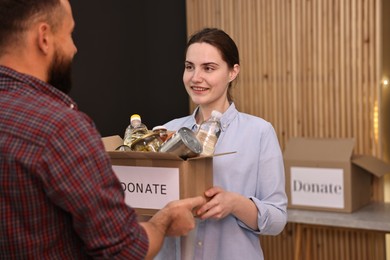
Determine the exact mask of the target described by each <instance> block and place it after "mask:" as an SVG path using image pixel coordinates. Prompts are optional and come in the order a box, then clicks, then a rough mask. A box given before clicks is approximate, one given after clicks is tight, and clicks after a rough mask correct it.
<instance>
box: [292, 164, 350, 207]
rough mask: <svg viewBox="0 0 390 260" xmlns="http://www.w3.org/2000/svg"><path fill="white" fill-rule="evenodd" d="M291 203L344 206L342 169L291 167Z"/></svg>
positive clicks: (315, 205)
mask: <svg viewBox="0 0 390 260" xmlns="http://www.w3.org/2000/svg"><path fill="white" fill-rule="evenodd" d="M290 185H291V204H293V205H301V206H313V207H326V208H341V209H342V208H344V174H343V169H331V168H314V167H291V183H290Z"/></svg>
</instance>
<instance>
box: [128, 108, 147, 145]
mask: <svg viewBox="0 0 390 260" xmlns="http://www.w3.org/2000/svg"><path fill="white" fill-rule="evenodd" d="M147 133H148V128H147V127H146V125H145V124H143V123H142V121H141V117H140V115H138V114H134V115H132V116H131V117H130V125H129V126H128V127H127V128H126V131H125V136H124V138H123V139H124V140H123V144H124V145H128V146H131V143H132V142H134V141H135V140H137V139H138V138H140V137H142V136H143V135H145V134H147Z"/></svg>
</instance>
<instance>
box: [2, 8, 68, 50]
mask: <svg viewBox="0 0 390 260" xmlns="http://www.w3.org/2000/svg"><path fill="white" fill-rule="evenodd" d="M60 6H61V3H60V0H0V55H1V54H3V51H4V49H6V48H5V47H7V46H9V45H10V44H14V43H17V41H18V39H19V37H20V35H21V33H22V32H24V31H25V30H26V29H27V28H28V26H29V25H30V24H31V23H32V22H37V21H45V22H47V23H48V24H49V25H50V26H52V29H53V30H56V29H57V28H58V25H59V22H60V21H61V17H58V15H59V14H60V13H59V12H58V11H57V10H60V9H59V7H60Z"/></svg>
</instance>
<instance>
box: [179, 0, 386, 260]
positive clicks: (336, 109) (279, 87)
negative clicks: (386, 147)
mask: <svg viewBox="0 0 390 260" xmlns="http://www.w3.org/2000/svg"><path fill="white" fill-rule="evenodd" d="M186 5H187V7H186V8H187V29H188V35H191V34H192V33H193V32H195V31H197V30H199V29H201V28H203V27H206V26H208V27H219V28H221V29H223V30H225V31H226V32H227V33H228V34H229V35H231V36H232V38H233V39H234V40H235V42H236V43H237V45H238V47H239V49H240V55H241V57H240V58H241V72H240V76H239V81H238V84H237V85H236V86H235V89H234V92H233V94H234V99H235V102H236V105H237V107H238V108H239V109H240V110H241V111H243V112H247V113H250V114H253V115H256V116H259V117H262V118H264V119H266V120H268V121H270V122H271V123H272V124H273V126H274V127H275V130H276V132H277V134H278V138H279V141H280V144H281V147H282V149H284V147H285V144H286V141H287V140H288V139H289V138H290V137H354V138H355V139H356V146H355V151H354V152H355V153H358V154H369V155H374V156H378V157H382V151H381V145H380V144H381V140H380V139H381V136H380V133H379V131H378V121H377V115H378V113H380V111H379V110H378V107H380V104H378V102H380V99H379V97H378V96H379V86H380V76H381V71H380V70H381V66H380V57H381V49H380V44H381V43H380V41H381V35H380V16H381V13H380V12H381V0H342V1H341V0H186ZM193 108H194V104H192V103H191V104H190V112H192V110H193ZM374 122H376V123H374ZM379 123H380V122H379ZM373 187H374V194H373V200H378V201H382V200H383V181H382V180H378V179H375V180H374V184H373ZM293 232H294V225H293V224H288V225H287V227H286V230H285V231H284V233H283V234H282V235H280V236H278V237H275V238H273V237H262V238H261V241H262V244H263V248H264V251H265V253H266V255H268V256H269V258H268V259H283V260H285V259H292V256H293V255H294V254H293V252H292V251H293V243H294V241H293V239H292V237H293V236H292V233H293ZM311 234H312V236H315V240H316V241H318V242H315V243H319V244H317V247H318V254H316V255H315V256H316V257H314V255H313V258H309V259H335V260H337V259H340V260H341V259H360V258H351V257H346V256H352V255H353V256H355V255H354V254H355V252H356V251H358V250H366V251H367V252H370V253H372V256H371V257H370V258H361V259H384V251H385V249H384V235H381V234H379V235H377V236H376V237H375V238H374V241H376V242H377V243H375V244H374V243H372V241H373V236H375V235H373V234H370V235H367V234H366V233H361V232H357V233H356V232H351V231H348V230H335V229H322V228H318V229H313V230H312V233H311ZM340 245H344V246H342V247H340ZM281 248H283V250H280V249H281ZM341 249H342V250H341ZM366 251H364V252H366ZM316 252H317V251H316ZM325 252H328V253H327V255H326V256H329V252H332V255H331V257H326V256H324V255H323V254H322V253H324V254H325ZM359 252H360V251H359ZM375 252H376V253H375ZM313 254H315V252H314V253H313ZM321 254H322V255H321Z"/></svg>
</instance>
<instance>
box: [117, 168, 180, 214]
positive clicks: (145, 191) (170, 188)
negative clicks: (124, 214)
mask: <svg viewBox="0 0 390 260" xmlns="http://www.w3.org/2000/svg"><path fill="white" fill-rule="evenodd" d="M112 168H113V170H114V172H115V174H116V175H117V176H118V179H119V180H120V182H121V184H122V188H123V190H124V191H125V202H126V204H127V205H129V206H131V207H133V208H143V209H161V208H163V207H164V206H165V205H166V204H167V203H168V202H170V201H172V200H178V199H179V198H180V187H179V185H180V183H179V168H165V167H140V166H120V165H113V166H112Z"/></svg>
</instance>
